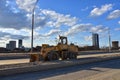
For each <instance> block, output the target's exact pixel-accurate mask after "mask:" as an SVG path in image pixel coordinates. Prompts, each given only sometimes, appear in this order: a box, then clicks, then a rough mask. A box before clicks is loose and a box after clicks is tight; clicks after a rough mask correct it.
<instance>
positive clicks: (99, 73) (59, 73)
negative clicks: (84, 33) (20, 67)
mask: <svg viewBox="0 0 120 80" xmlns="http://www.w3.org/2000/svg"><path fill="white" fill-rule="evenodd" d="M119 75H120V59H116V60H109V61H104V62H97V63H91V64H84V65H77V66H72V67H66V68H60V69H54V70H47V71H40V72H32V73H24V74H16V75H10V76H5V77H0V80H120V76H119Z"/></svg>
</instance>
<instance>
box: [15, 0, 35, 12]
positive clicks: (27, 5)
mask: <svg viewBox="0 0 120 80" xmlns="http://www.w3.org/2000/svg"><path fill="white" fill-rule="evenodd" d="M36 1H37V0H16V3H17V5H18V7H19V8H20V9H23V10H25V11H27V12H31V11H32V9H33V7H34V5H35V3H36Z"/></svg>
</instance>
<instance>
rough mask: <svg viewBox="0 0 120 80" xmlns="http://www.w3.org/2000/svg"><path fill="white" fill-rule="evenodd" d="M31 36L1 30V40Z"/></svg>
mask: <svg viewBox="0 0 120 80" xmlns="http://www.w3.org/2000/svg"><path fill="white" fill-rule="evenodd" d="M28 38H29V36H23V35H13V34H10V33H7V32H0V40H9V39H28Z"/></svg>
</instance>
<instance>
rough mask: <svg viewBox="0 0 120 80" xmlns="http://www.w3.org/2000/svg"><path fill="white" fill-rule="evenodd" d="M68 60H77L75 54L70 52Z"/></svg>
mask: <svg viewBox="0 0 120 80" xmlns="http://www.w3.org/2000/svg"><path fill="white" fill-rule="evenodd" d="M69 59H77V54H76V53H75V52H70V53H69Z"/></svg>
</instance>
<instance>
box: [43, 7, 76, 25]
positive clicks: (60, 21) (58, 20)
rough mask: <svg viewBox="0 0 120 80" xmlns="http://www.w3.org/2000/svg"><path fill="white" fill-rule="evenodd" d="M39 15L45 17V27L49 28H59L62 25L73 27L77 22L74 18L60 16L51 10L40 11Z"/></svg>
mask: <svg viewBox="0 0 120 80" xmlns="http://www.w3.org/2000/svg"><path fill="white" fill-rule="evenodd" d="M41 13H42V14H43V15H45V16H46V18H47V21H48V22H47V25H48V26H51V27H61V26H62V25H65V26H73V25H74V24H76V22H77V20H78V19H77V18H76V17H71V16H70V15H64V14H60V13H57V12H55V11H52V10H46V9H44V10H41Z"/></svg>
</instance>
